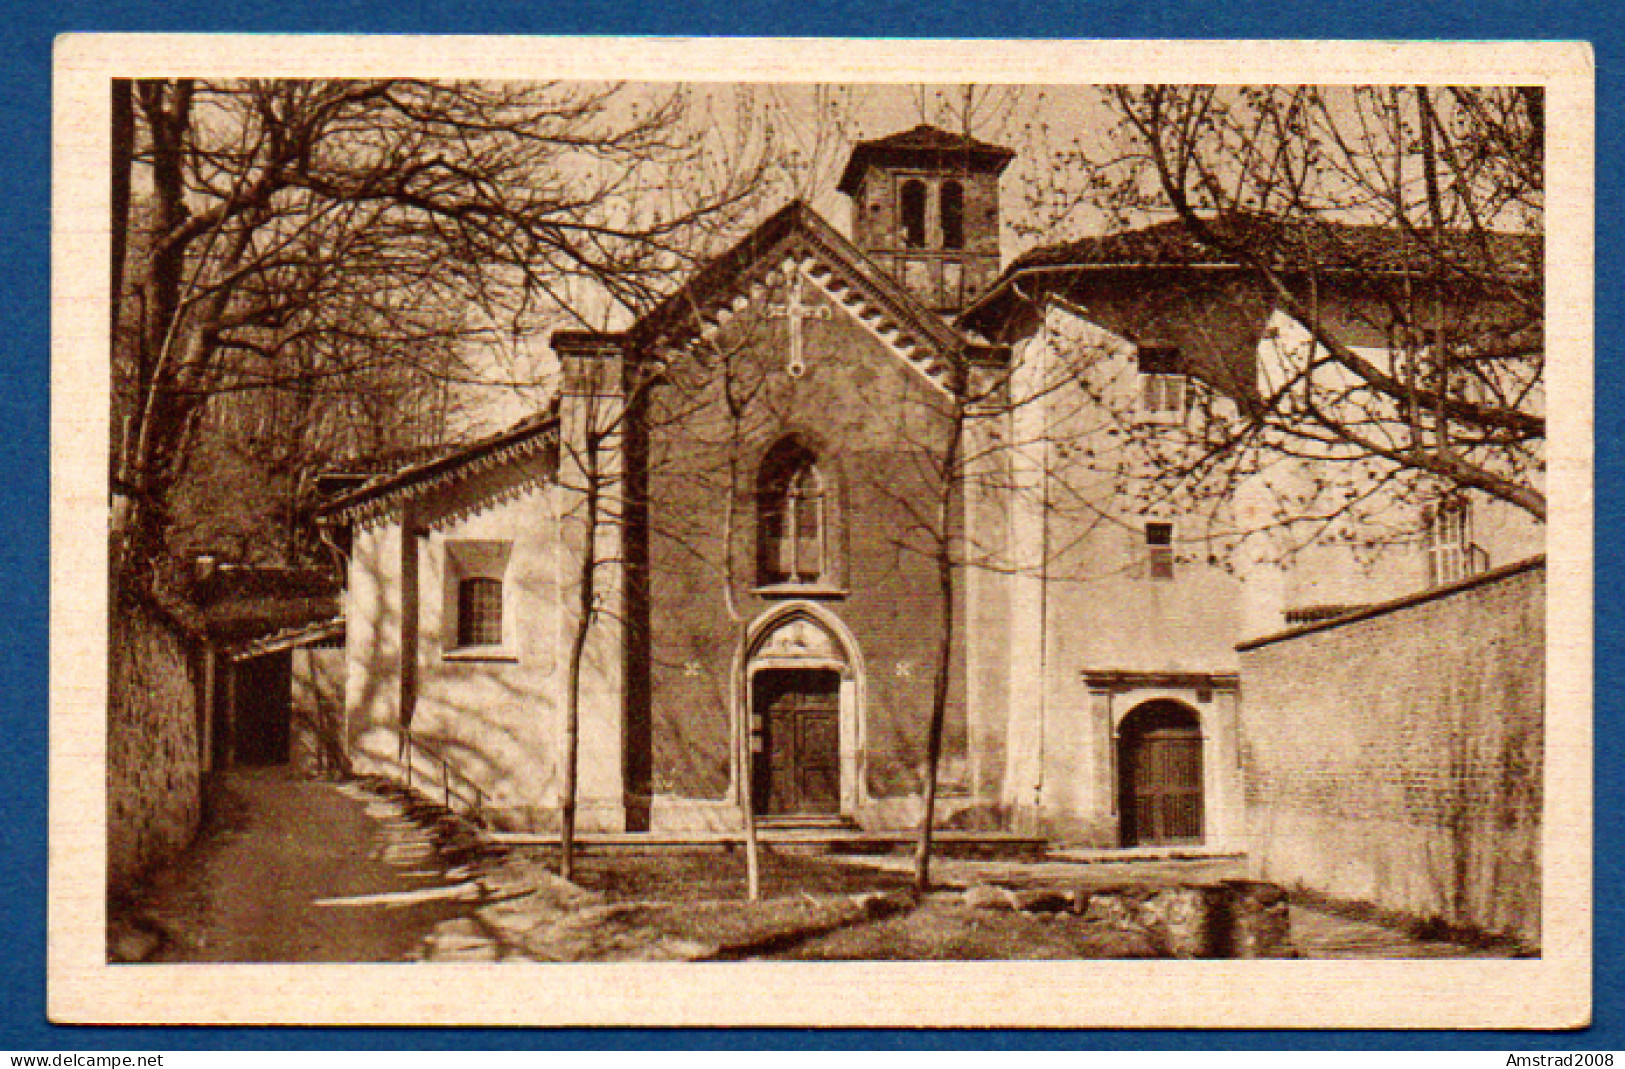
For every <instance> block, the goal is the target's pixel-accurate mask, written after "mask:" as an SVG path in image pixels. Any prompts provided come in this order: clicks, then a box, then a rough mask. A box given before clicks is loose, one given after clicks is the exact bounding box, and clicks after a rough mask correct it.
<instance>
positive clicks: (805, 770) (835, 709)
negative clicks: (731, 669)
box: [752, 669, 841, 817]
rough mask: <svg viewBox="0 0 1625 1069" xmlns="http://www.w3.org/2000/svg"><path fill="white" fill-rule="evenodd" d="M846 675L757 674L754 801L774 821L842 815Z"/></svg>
mask: <svg viewBox="0 0 1625 1069" xmlns="http://www.w3.org/2000/svg"><path fill="white" fill-rule="evenodd" d="M840 685H841V677H840V673H838V672H835V671H831V670H828V669H789V670H787V669H767V670H763V671H760V672H757V673H756V675H755V677H754V681H753V685H752V691H753V695H752V706H753V711H754V713H755V717H754V719H755V722H756V730H757V732H758V733H759V734H758V737H757V739H756V740H753V743H754V745H753V746H752V750H753V752H754V757H755V768H754V772H755V775H754V777H753V778H754V780H755V782H754V783H753V784H752V795H753V797H754V799H755V803H756V811H757V812H758V813H760V814H762V815H763V816H769V817H794V816H827V815H831V814H834V813H838V812H839V811H840V801H841V746H840V734H841V732H840V720H841V718H840Z"/></svg>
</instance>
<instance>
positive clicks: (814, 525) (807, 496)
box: [757, 439, 831, 586]
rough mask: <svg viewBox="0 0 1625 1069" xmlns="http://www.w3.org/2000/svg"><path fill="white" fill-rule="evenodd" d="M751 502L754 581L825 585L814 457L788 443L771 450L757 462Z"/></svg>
mask: <svg viewBox="0 0 1625 1069" xmlns="http://www.w3.org/2000/svg"><path fill="white" fill-rule="evenodd" d="M757 502H758V509H759V514H758V518H757V530H758V534H757V547H758V571H759V573H760V575H759V579H760V581H761V582H762V583H763V584H764V585H768V586H772V585H777V584H784V583H798V584H810V583H820V582H826V581H828V580H829V579H830V578H831V574H830V573H831V567H830V563H831V553H830V511H831V509H830V494H829V486H828V482H827V480H826V479H825V477H824V473H823V472H822V471H820V470H819V466H818V457H817V455H816V454H814V453H813V451H812V450H810V449H808V448H807V447H806V446H804V445H802V444H801V443H800V442H798V441H796V440H794V439H787V440H786V441H784V442H781V443H779V445H777V446H775V447H774V448H773V449H772V450H771V451H769V453H768V455H767V457H766V458H765V459H764V460H763V461H762V469H761V475H760V480H759V485H758V488H757Z"/></svg>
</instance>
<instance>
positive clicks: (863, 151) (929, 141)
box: [835, 123, 1016, 197]
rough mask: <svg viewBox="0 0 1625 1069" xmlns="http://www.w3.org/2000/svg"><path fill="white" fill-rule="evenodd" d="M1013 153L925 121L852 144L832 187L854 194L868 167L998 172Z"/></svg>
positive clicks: (1012, 156) (850, 194)
mask: <svg viewBox="0 0 1625 1069" xmlns="http://www.w3.org/2000/svg"><path fill="white" fill-rule="evenodd" d="M1015 155H1016V154H1015V153H1014V152H1012V151H1011V150H1009V149H1007V148H1005V147H1003V146H1002V145H990V144H988V143H987V142H986V141H978V140H976V139H975V138H974V137H971V136H970V135H968V134H954V133H949V132H948V131H947V130H944V129H942V128H940V127H936V126H932V125H930V124H929V123H921V124H920V125H918V126H916V127H915V128H914V129H912V130H904V131H901V132H900V133H895V134H892V135H890V136H889V137H882V138H878V139H876V140H873V141H859V142H858V143H857V144H856V145H853V146H852V155H851V156H850V157H849V158H848V159H847V161H846V170H844V171H843V172H841V180H840V182H839V183H838V184H837V185H836V187H835V188H836V189H838V190H840V191H841V192H842V193H845V194H846V195H847V196H849V197H850V196H855V195H856V194H857V191H858V186H859V185H860V184H862V181H863V172H864V170H865V169H867V168H868V167H870V166H877V167H918V168H926V169H930V170H938V169H943V168H953V169H955V170H959V171H961V172H965V173H970V174H995V175H996V174H1000V173H1002V172H1003V171H1004V169H1005V167H1007V166H1009V163H1010V161H1011V160H1012V159H1014V158H1015Z"/></svg>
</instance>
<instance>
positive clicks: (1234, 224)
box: [1015, 86, 1546, 529]
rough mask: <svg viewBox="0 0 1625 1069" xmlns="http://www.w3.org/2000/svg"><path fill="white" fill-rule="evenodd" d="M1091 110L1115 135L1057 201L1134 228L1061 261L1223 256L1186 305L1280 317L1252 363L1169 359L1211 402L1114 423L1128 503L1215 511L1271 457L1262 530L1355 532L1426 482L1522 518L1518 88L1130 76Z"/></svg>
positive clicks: (1525, 105) (1539, 107)
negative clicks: (1233, 82) (1234, 281)
mask: <svg viewBox="0 0 1625 1069" xmlns="http://www.w3.org/2000/svg"><path fill="white" fill-rule="evenodd" d="M1103 98H1104V100H1105V101H1106V103H1107V104H1108V105H1109V106H1110V108H1111V109H1112V111H1113V112H1114V113H1115V115H1116V116H1117V118H1118V127H1117V131H1116V136H1115V137H1114V138H1113V139H1112V141H1111V143H1110V146H1109V148H1108V149H1104V150H1103V149H1101V148H1100V147H1098V146H1090V147H1088V148H1086V149H1085V148H1080V149H1079V150H1078V151H1077V152H1075V153H1074V155H1073V156H1072V157H1071V158H1073V159H1074V160H1075V161H1077V160H1081V161H1083V163H1081V164H1079V165H1078V166H1076V167H1073V168H1071V169H1070V170H1069V172H1068V173H1069V174H1070V175H1071V176H1072V177H1073V179H1075V180H1076V182H1077V183H1080V184H1081V185H1082V187H1083V188H1082V193H1081V194H1079V191H1078V190H1076V189H1074V190H1072V192H1073V193H1074V194H1079V195H1076V196H1074V197H1073V198H1072V200H1070V201H1066V203H1071V204H1075V205H1079V206H1087V207H1089V208H1091V209H1093V210H1096V211H1100V212H1103V213H1105V215H1106V216H1107V217H1108V218H1109V219H1111V220H1113V221H1114V223H1115V224H1116V225H1117V226H1119V227H1130V228H1138V229H1137V230H1135V231H1134V233H1129V234H1123V235H1121V236H1120V237H1107V238H1102V239H1094V240H1093V241H1085V242H1080V243H1078V247H1077V248H1075V249H1074V250H1073V253H1074V258H1077V259H1086V258H1088V257H1090V256H1094V257H1095V258H1096V259H1097V260H1098V259H1102V258H1104V259H1111V258H1113V257H1120V258H1122V259H1125V260H1126V259H1132V258H1134V257H1135V256H1143V257H1145V258H1146V259H1147V260H1148V261H1151V262H1160V263H1163V264H1164V265H1166V266H1176V267H1177V266H1180V265H1183V264H1189V263H1197V262H1205V263H1220V264H1228V265H1231V266H1233V267H1234V268H1235V269H1236V274H1237V276H1238V277H1240V278H1242V279H1243V280H1244V281H1243V283H1242V284H1241V285H1238V286H1237V287H1235V288H1234V289H1232V290H1231V291H1229V292H1228V293H1225V294H1221V293H1220V292H1219V291H1218V290H1217V289H1214V290H1212V291H1210V294H1209V300H1210V303H1211V304H1213V305H1215V306H1218V305H1224V304H1228V305H1229V311H1230V312H1232V313H1235V314H1236V315H1237V317H1238V319H1239V318H1241V315H1242V313H1244V312H1245V313H1246V314H1248V315H1252V314H1253V312H1254V310H1256V309H1263V310H1265V313H1266V314H1267V313H1268V312H1270V311H1273V312H1274V313H1275V314H1277V315H1279V316H1281V317H1284V319H1285V321H1287V322H1288V323H1289V324H1290V325H1291V326H1290V330H1288V331H1287V332H1285V333H1286V334H1290V335H1291V336H1290V337H1286V336H1281V337H1275V338H1270V337H1267V336H1266V337H1264V338H1263V339H1262V341H1263V342H1264V347H1265V350H1267V352H1266V355H1267V356H1269V357H1270V358H1271V359H1269V360H1266V361H1264V362H1262V363H1261V365H1260V366H1259V367H1258V368H1257V369H1256V371H1257V374H1256V375H1255V374H1253V372H1254V370H1255V369H1254V368H1253V367H1252V366H1251V365H1250V364H1249V365H1248V366H1246V367H1245V368H1240V373H1238V367H1239V365H1235V364H1232V365H1231V366H1230V367H1229V368H1223V367H1219V366H1216V365H1210V366H1208V367H1206V368H1201V367H1198V368H1195V369H1190V368H1187V369H1185V370H1187V371H1191V372H1192V373H1193V374H1195V376H1196V377H1197V378H1199V379H1203V380H1205V381H1206V382H1207V385H1208V386H1209V387H1211V389H1212V391H1213V392H1215V393H1216V394H1217V395H1218V396H1219V398H1220V399H1223V400H1227V401H1234V402H1235V405H1236V407H1235V409H1234V410H1233V411H1229V412H1225V413H1220V412H1218V411H1216V410H1210V411H1206V412H1204V413H1203V414H1202V415H1201V417H1200V418H1196V419H1193V420H1191V421H1190V422H1189V423H1188V424H1184V425H1178V426H1156V427H1147V426H1145V425H1144V424H1143V423H1142V424H1141V425H1140V427H1139V430H1138V431H1136V430H1135V423H1134V421H1133V420H1132V419H1124V420H1121V421H1120V423H1119V431H1120V433H1122V434H1124V435H1125V436H1127V437H1129V438H1137V441H1138V445H1139V446H1140V447H1141V450H1140V452H1141V460H1142V462H1146V463H1142V469H1143V470H1142V475H1144V476H1145V478H1146V480H1147V481H1146V483H1145V485H1146V487H1147V488H1148V489H1147V491H1146V492H1147V493H1148V494H1150V495H1151V496H1152V497H1156V496H1157V495H1162V496H1171V495H1181V496H1182V497H1183V498H1184V499H1185V500H1186V501H1189V500H1192V499H1195V500H1198V501H1204V502H1207V503H1210V504H1213V505H1215V506H1216V505H1217V504H1218V503H1220V502H1223V501H1225V500H1226V499H1227V498H1228V496H1229V495H1231V494H1232V493H1233V492H1234V491H1235V489H1236V487H1237V486H1238V485H1239V484H1240V483H1242V482H1243V481H1246V480H1254V481H1255V482H1256V477H1257V476H1258V475H1259V474H1260V473H1263V472H1267V471H1269V470H1271V469H1272V467H1274V466H1276V465H1278V464H1279V463H1280V462H1281V461H1288V462H1291V463H1294V464H1298V466H1299V470H1301V471H1306V472H1313V473H1315V475H1314V484H1313V485H1312V486H1311V487H1309V488H1308V489H1307V490H1306V489H1303V488H1302V487H1300V488H1298V489H1297V490H1295V491H1293V492H1291V493H1283V495H1282V496H1281V498H1280V499H1279V500H1278V501H1277V503H1276V505H1277V507H1276V509H1275V512H1274V515H1273V516H1271V517H1269V518H1268V519H1267V521H1266V522H1269V523H1273V524H1287V523H1297V524H1300V525H1304V526H1305V527H1307V528H1311V529H1324V528H1325V527H1326V526H1327V525H1329V524H1332V523H1334V522H1337V521H1340V520H1348V519H1351V518H1355V517H1360V518H1362V519H1364V520H1373V521H1374V520H1377V519H1379V518H1380V517H1381V516H1382V514H1383V512H1384V510H1385V509H1388V508H1389V507H1390V506H1391V503H1392V502H1393V500H1394V499H1395V497H1396V495H1397V496H1411V497H1416V498H1422V497H1425V496H1430V495H1433V494H1436V493H1437V492H1438V491H1439V488H1440V487H1444V488H1453V489H1458V490H1474V491H1479V492H1482V493H1484V494H1487V495H1489V496H1491V497H1494V498H1497V499H1499V500H1501V501H1505V502H1508V503H1510V504H1512V505H1514V506H1516V507H1517V508H1519V509H1522V510H1524V511H1525V512H1527V513H1529V514H1530V515H1532V516H1534V517H1537V518H1544V516H1545V509H1546V504H1545V493H1544V438H1545V415H1544V410H1543V405H1544V394H1543V374H1544V338H1543V336H1542V335H1543V300H1544V293H1543V289H1542V284H1541V267H1542V255H1543V254H1542V248H1541V241H1540V228H1541V225H1542V211H1543V189H1544V184H1543V137H1544V116H1543V100H1542V96H1541V92H1540V90H1539V89H1533V88H1444V89H1437V88H1429V87H1421V86H1417V87H1397V86H1381V87H1355V88H1347V89H1338V88H1316V87H1305V86H1296V87H1241V88H1218V87H1211V86H1197V87H1173V86H1149V87H1114V88H1110V89H1108V90H1104V91H1103ZM1038 199H1039V200H1045V199H1046V198H1044V197H1042V196H1038ZM1049 199H1050V200H1054V198H1049ZM1062 199H1063V200H1064V199H1065V198H1062ZM1170 215H1171V216H1172V217H1173V221H1172V222H1168V223H1158V222H1157V220H1159V219H1161V220H1166V219H1167V218H1168V217H1169V216H1170ZM1148 223H1151V224H1154V225H1150V226H1147V224H1148ZM1136 242H1137V243H1136ZM1131 245H1132V247H1131ZM1085 246H1087V248H1085ZM1063 253H1064V250H1063ZM1097 254H1098V255H1097ZM1062 258H1063V259H1064V255H1063V257H1062ZM1038 262H1039V260H1038V259H1035V258H1032V257H1029V258H1028V259H1026V260H1025V261H1018V262H1017V264H1016V265H1015V267H1016V269H1017V270H1018V271H1019V269H1020V268H1021V267H1023V266H1026V265H1032V264H1036V263H1038ZM1254 318H1255V319H1259V324H1260V325H1262V318H1261V317H1258V316H1256V315H1255V316H1254ZM1077 360H1078V362H1079V364H1080V366H1082V367H1084V368H1085V369H1087V368H1088V367H1090V366H1091V365H1092V363H1093V361H1092V358H1090V357H1089V356H1088V354H1085V353H1079V354H1077ZM1204 403H1205V402H1204ZM1210 408H1211V406H1210ZM1300 462H1301V463H1300Z"/></svg>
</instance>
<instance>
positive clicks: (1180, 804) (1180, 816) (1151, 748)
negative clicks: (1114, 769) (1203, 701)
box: [1118, 701, 1202, 846]
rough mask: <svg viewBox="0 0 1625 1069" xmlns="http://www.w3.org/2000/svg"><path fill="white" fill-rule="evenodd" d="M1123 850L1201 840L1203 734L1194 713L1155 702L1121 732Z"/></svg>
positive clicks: (1136, 713)
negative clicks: (1125, 847) (1130, 847)
mask: <svg viewBox="0 0 1625 1069" xmlns="http://www.w3.org/2000/svg"><path fill="white" fill-rule="evenodd" d="M1118 737H1119V749H1118V754H1119V757H1118V760H1119V775H1120V777H1121V794H1120V798H1121V810H1122V841H1123V845H1124V846H1160V845H1172V844H1192V843H1200V842H1201V841H1202V729H1201V726H1200V724H1199V723H1198V722H1197V718H1196V714H1195V713H1193V712H1191V711H1190V710H1189V709H1186V708H1185V707H1184V706H1182V705H1180V704H1179V703H1177V702H1172V701H1158V702H1152V703H1150V704H1148V705H1144V706H1141V707H1140V708H1138V709H1136V710H1134V711H1133V712H1132V713H1130V714H1129V715H1128V717H1127V718H1126V719H1125V720H1124V721H1123V726H1122V728H1121V729H1120V731H1119V735H1118Z"/></svg>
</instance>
